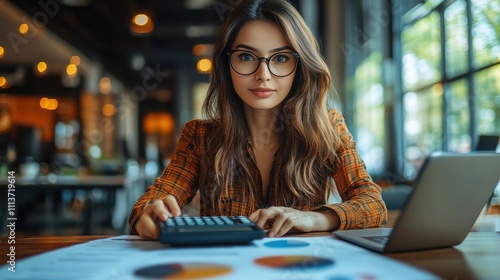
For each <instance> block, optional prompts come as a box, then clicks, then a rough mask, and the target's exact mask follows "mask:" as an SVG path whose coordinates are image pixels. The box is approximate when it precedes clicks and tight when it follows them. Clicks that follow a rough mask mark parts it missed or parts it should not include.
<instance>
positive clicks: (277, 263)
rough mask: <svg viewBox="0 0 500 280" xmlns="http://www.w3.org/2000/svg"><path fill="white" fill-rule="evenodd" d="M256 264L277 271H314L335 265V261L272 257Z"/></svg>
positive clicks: (303, 257)
mask: <svg viewBox="0 0 500 280" xmlns="http://www.w3.org/2000/svg"><path fill="white" fill-rule="evenodd" d="M254 263H255V264H257V265H260V266H265V267H269V268H275V269H291V268H293V269H303V270H314V269H319V268H324V267H328V266H331V265H333V263H334V261H333V260H331V259H327V258H321V257H314V256H272V257H263V258H258V259H256V260H255V261H254Z"/></svg>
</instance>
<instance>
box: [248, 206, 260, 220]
mask: <svg viewBox="0 0 500 280" xmlns="http://www.w3.org/2000/svg"><path fill="white" fill-rule="evenodd" d="M259 213H260V209H258V210H256V211H255V212H253V213H252V214H250V216H248V219H249V220H250V221H252V222H255V221H257V219H258V218H259Z"/></svg>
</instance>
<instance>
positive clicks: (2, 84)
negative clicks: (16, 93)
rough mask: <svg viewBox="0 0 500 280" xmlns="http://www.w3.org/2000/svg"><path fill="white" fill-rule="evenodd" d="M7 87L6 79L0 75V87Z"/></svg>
mask: <svg viewBox="0 0 500 280" xmlns="http://www.w3.org/2000/svg"><path fill="white" fill-rule="evenodd" d="M5 87H7V79H6V78H5V77H3V76H0V88H5Z"/></svg>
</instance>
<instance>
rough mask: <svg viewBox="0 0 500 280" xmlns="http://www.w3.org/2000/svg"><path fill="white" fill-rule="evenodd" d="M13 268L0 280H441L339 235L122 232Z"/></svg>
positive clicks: (2, 270)
mask: <svg viewBox="0 0 500 280" xmlns="http://www.w3.org/2000/svg"><path fill="white" fill-rule="evenodd" d="M8 267H9V266H7V265H3V266H0V279H3V280H11V279H12V280H14V279H16V280H18V279H23V280H24V279H26V280H28V279H29V280H63V279H64V280H77V279H82V280H90V279H92V280H100V279H103V280H131V279H252V280H253V279H257V280H265V279H266V280H267V279H276V280H278V279H292V280H309V279H324V280H341V279H370V280H376V279H384V280H385V279H418V280H422V279H438V277H436V276H435V275H432V274H430V273H428V272H425V271H422V270H419V269H416V268H413V267H411V266H409V265H406V264H404V263H401V262H399V261H395V260H393V259H390V258H388V257H384V256H383V255H380V254H377V253H373V252H371V251H368V250H365V249H362V248H360V247H356V246H354V245H351V244H348V243H345V242H343V241H340V240H336V239H334V238H333V237H305V238H304V237H301V238H286V237H285V238H264V239H262V240H257V241H254V242H253V244H251V245H238V246H216V247H214V246H211V247H208V246H207V247H192V248H189V247H188V248H186V247H170V246H168V245H164V244H161V243H160V242H158V241H145V240H142V239H140V238H139V237H137V236H130V235H123V236H117V237H112V238H107V239H100V240H95V241H91V242H87V243H82V244H79V245H74V246H71V247H66V248H62V249H59V250H55V251H51V252H47V253H44V254H41V255H37V256H33V257H30V258H26V259H23V260H21V261H19V262H16V268H15V272H11V271H9V270H8Z"/></svg>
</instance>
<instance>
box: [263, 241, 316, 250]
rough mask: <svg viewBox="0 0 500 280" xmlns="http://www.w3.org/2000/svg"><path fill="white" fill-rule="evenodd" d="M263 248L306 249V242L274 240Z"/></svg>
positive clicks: (307, 244)
mask: <svg viewBox="0 0 500 280" xmlns="http://www.w3.org/2000/svg"><path fill="white" fill-rule="evenodd" d="M264 246H266V247H270V248H297V247H307V246H309V243H308V242H305V241H301V240H276V241H269V242H266V243H264Z"/></svg>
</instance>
